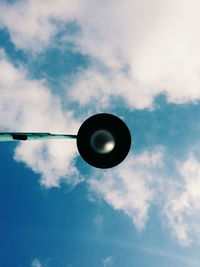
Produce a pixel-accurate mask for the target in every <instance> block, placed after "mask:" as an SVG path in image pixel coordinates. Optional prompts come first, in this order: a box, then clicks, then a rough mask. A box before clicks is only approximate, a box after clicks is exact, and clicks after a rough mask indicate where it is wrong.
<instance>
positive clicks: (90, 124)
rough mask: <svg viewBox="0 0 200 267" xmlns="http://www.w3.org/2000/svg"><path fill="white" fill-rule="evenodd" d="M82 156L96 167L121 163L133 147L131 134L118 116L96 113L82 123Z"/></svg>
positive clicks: (79, 132)
mask: <svg viewBox="0 0 200 267" xmlns="http://www.w3.org/2000/svg"><path fill="white" fill-rule="evenodd" d="M77 147H78V151H79V153H80V155H81V157H82V158H83V159H84V160H85V161H86V162H87V163H88V164H90V165H92V166H93V167H96V168H103V169H106V168H112V167H114V166H116V165H118V164H119V163H121V162H122V161H123V160H124V159H125V157H126V156H127V154H128V152H129V150H130V147H131V134H130V131H129V129H128V127H127V126H126V124H125V123H124V122H123V121H122V120H121V119H119V118H118V117H116V116H114V115H112V114H108V113H100V114H96V115H94V116H92V117H90V118H88V119H87V120H86V121H84V122H83V124H82V125H81V127H80V129H79V131H78V135H77Z"/></svg>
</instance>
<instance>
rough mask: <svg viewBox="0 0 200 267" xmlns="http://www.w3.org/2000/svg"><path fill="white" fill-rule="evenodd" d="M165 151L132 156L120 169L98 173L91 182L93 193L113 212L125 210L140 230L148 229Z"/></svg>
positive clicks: (146, 152) (159, 150) (158, 150)
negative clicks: (102, 199) (158, 170)
mask: <svg viewBox="0 0 200 267" xmlns="http://www.w3.org/2000/svg"><path fill="white" fill-rule="evenodd" d="M162 156H163V151H162V149H157V150H155V151H153V152H148V151H145V152H143V153H142V154H140V155H135V156H134V155H131V156H129V158H128V159H127V160H126V161H125V162H124V163H122V164H121V165H120V166H118V167H116V168H114V169H112V170H108V171H104V172H103V173H102V172H101V173H99V174H98V172H96V173H95V176H97V177H99V178H98V179H96V178H93V179H91V180H89V184H90V187H91V189H92V190H94V191H95V192H96V193H98V194H99V195H100V196H102V197H103V198H104V199H105V200H106V201H107V202H108V203H109V204H110V205H111V206H112V207H113V208H114V209H117V210H122V211H123V212H125V213H126V214H127V215H128V216H130V217H131V219H132V221H133V223H134V225H135V226H136V228H137V229H138V230H142V229H143V228H144V227H145V223H146V221H147V219H148V209H149V207H150V204H151V203H152V201H153V199H154V195H155V192H154V188H153V186H152V184H154V183H156V181H157V178H158V173H157V169H159V168H160V167H161V165H162Z"/></svg>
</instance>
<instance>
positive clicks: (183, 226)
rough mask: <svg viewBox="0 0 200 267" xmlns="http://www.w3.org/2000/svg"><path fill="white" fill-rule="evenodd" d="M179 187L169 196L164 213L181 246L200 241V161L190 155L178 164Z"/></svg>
mask: <svg viewBox="0 0 200 267" xmlns="http://www.w3.org/2000/svg"><path fill="white" fill-rule="evenodd" d="M178 170H179V172H180V175H181V180H180V182H179V186H178V187H177V188H176V190H174V191H173V193H172V192H171V194H169V196H168V200H167V203H166V205H165V208H164V213H165V215H166V217H167V220H168V224H169V226H170V227H171V228H172V230H173V234H174V235H175V236H176V237H177V238H178V240H179V241H180V243H181V244H183V245H190V244H191V243H192V242H194V241H199V240H200V232H199V227H200V206H199V201H200V191H199V188H200V160H199V159H198V158H197V157H195V155H192V154H191V155H190V156H189V157H188V159H187V160H185V161H183V162H179V163H178Z"/></svg>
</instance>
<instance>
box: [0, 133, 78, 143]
mask: <svg viewBox="0 0 200 267" xmlns="http://www.w3.org/2000/svg"><path fill="white" fill-rule="evenodd" d="M76 138H77V136H76V135H71V134H51V133H24V132H0V142H2V141H3V142H6V141H26V140H45V139H76Z"/></svg>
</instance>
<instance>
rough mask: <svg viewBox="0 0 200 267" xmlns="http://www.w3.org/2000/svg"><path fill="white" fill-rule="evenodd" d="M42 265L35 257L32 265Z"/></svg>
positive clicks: (40, 266) (39, 266) (34, 266)
mask: <svg viewBox="0 0 200 267" xmlns="http://www.w3.org/2000/svg"><path fill="white" fill-rule="evenodd" d="M42 266H43V265H42V263H41V262H40V260H39V259H34V260H33V262H32V263H31V267H42Z"/></svg>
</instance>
